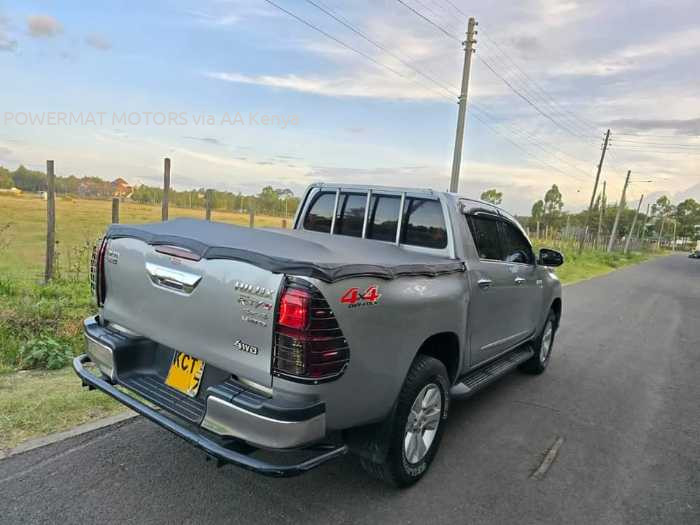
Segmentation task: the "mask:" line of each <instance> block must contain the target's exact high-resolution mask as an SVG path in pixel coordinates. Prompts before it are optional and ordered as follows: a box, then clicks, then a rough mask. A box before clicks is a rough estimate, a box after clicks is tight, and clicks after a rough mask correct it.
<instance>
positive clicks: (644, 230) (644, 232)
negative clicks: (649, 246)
mask: <svg viewBox="0 0 700 525" xmlns="http://www.w3.org/2000/svg"><path fill="white" fill-rule="evenodd" d="M650 207H651V203H649V202H647V212H646V213H645V214H644V226H643V227H641V228H639V235H638V237H639V240H640V241H642V242H644V240H645V239H646V237H647V221H649V219H650V218H651V217H650V216H649V208H650Z"/></svg>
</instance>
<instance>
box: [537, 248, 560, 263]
mask: <svg viewBox="0 0 700 525" xmlns="http://www.w3.org/2000/svg"><path fill="white" fill-rule="evenodd" d="M537 263H538V264H541V265H542V266H561V265H562V264H564V256H563V255H562V254H561V253H560V252H558V251H556V250H550V249H549V248H542V249H541V250H540V258H539V260H538V261H537Z"/></svg>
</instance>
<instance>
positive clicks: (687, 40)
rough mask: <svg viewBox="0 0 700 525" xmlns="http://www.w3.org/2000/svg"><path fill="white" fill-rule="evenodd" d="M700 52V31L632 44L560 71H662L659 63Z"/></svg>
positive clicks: (608, 73) (592, 73) (596, 73)
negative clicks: (656, 69)
mask: <svg viewBox="0 0 700 525" xmlns="http://www.w3.org/2000/svg"><path fill="white" fill-rule="evenodd" d="M698 50H700V28H697V27H695V28H691V29H686V30H682V31H676V32H672V33H667V34H665V35H662V36H661V37H659V38H657V39H656V40H654V41H651V42H645V43H643V44H632V45H629V46H626V47H623V48H621V49H618V50H615V51H613V52H612V53H609V54H608V55H607V56H594V57H591V58H590V59H588V60H576V61H575V62H569V63H566V64H564V65H563V66H561V67H559V68H558V71H557V72H558V73H560V74H565V75H584V76H585V75H590V76H612V75H619V74H621V73H625V72H628V71H634V70H640V69H645V68H647V69H648V68H655V67H658V60H659V59H663V58H666V59H678V58H680V57H684V56H688V55H692V54H696V53H697V52H698Z"/></svg>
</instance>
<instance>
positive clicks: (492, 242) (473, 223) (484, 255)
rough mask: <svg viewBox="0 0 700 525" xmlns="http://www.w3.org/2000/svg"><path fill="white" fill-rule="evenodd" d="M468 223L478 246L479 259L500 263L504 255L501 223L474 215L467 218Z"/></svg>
mask: <svg viewBox="0 0 700 525" xmlns="http://www.w3.org/2000/svg"><path fill="white" fill-rule="evenodd" d="M467 222H468V223H469V230H470V231H471V233H472V238H473V239H474V244H475V245H476V251H477V252H478V253H479V259H490V260H493V261H500V260H501V259H502V254H501V240H500V233H499V228H498V222H499V221H498V220H497V219H490V218H486V217H479V216H476V215H474V216H470V217H467Z"/></svg>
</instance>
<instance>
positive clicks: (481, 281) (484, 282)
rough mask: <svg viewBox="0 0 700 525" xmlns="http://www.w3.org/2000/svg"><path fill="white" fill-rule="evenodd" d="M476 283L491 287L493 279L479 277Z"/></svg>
mask: <svg viewBox="0 0 700 525" xmlns="http://www.w3.org/2000/svg"><path fill="white" fill-rule="evenodd" d="M476 283H477V284H478V285H479V288H490V287H491V285H492V284H493V281H492V280H491V279H479V280H478V281H477V282H476Z"/></svg>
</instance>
